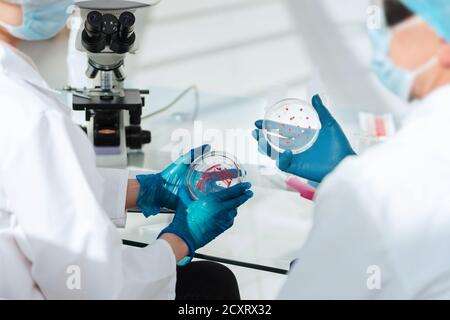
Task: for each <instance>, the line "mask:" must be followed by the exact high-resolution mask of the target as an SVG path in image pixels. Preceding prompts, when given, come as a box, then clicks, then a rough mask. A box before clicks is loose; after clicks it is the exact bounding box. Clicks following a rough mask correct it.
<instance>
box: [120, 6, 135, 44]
mask: <svg viewBox="0 0 450 320" xmlns="http://www.w3.org/2000/svg"><path fill="white" fill-rule="evenodd" d="M119 22H120V29H119V38H120V39H128V38H129V37H130V36H131V35H132V34H133V32H134V24H135V22H136V17H135V16H134V14H132V13H131V12H128V11H125V12H123V13H122V14H121V15H120V17H119Z"/></svg>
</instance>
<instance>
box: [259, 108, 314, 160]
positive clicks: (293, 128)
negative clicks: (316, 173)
mask: <svg viewBox="0 0 450 320" xmlns="http://www.w3.org/2000/svg"><path fill="white" fill-rule="evenodd" d="M321 128H322V125H321V123H320V119H319V115H318V114H317V112H316V110H315V109H314V107H313V106H312V105H311V104H310V103H308V102H306V101H303V100H300V99H284V100H281V101H279V102H277V103H275V104H274V105H272V106H271V107H269V108H268V109H267V111H266V115H265V117H264V121H263V128H262V129H263V134H264V138H265V139H266V140H267V142H268V143H269V145H270V146H271V147H272V148H274V149H275V150H276V151H278V152H284V151H287V150H291V151H292V153H294V154H299V153H302V152H305V151H306V150H308V149H309V148H311V147H312V146H313V145H314V143H315V142H316V140H317V137H318V136H319V132H320V129H321Z"/></svg>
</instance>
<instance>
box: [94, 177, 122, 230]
mask: <svg viewBox="0 0 450 320" xmlns="http://www.w3.org/2000/svg"><path fill="white" fill-rule="evenodd" d="M98 171H99V173H100V175H101V176H102V177H103V181H104V183H103V184H104V195H103V198H102V207H103V208H104V209H105V212H106V213H107V214H108V215H109V218H110V219H111V221H112V222H113V223H114V224H115V225H116V227H119V228H123V227H125V225H126V221H127V215H126V212H125V202H126V194H127V186H128V170H121V169H109V168H99V169H98Z"/></svg>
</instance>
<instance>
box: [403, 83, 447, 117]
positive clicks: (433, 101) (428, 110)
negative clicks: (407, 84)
mask: <svg viewBox="0 0 450 320" xmlns="http://www.w3.org/2000/svg"><path fill="white" fill-rule="evenodd" d="M449 103H450V84H447V85H444V86H442V87H440V88H438V89H436V90H434V91H433V92H431V93H430V94H428V95H427V96H426V97H425V98H423V99H422V100H420V101H417V103H416V104H415V105H414V107H413V110H411V112H410V113H409V114H408V115H407V116H406V117H405V119H404V124H405V125H407V124H410V123H412V122H415V121H423V119H424V117H427V116H429V115H432V114H439V115H440V116H439V117H437V118H442V119H448V117H449V116H450V104H449Z"/></svg>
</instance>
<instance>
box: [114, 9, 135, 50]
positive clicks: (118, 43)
mask: <svg viewBox="0 0 450 320" xmlns="http://www.w3.org/2000/svg"><path fill="white" fill-rule="evenodd" d="M135 22H136V17H135V16H134V14H132V13H131V12H128V11H125V12H123V13H122V14H121V15H120V16H119V24H120V26H119V32H118V33H117V35H114V36H113V37H112V40H111V45H110V48H111V50H112V51H113V52H115V53H119V54H121V53H126V52H129V51H130V50H131V49H132V48H133V45H134V42H135V41H136V34H135V33H134V24H135Z"/></svg>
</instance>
